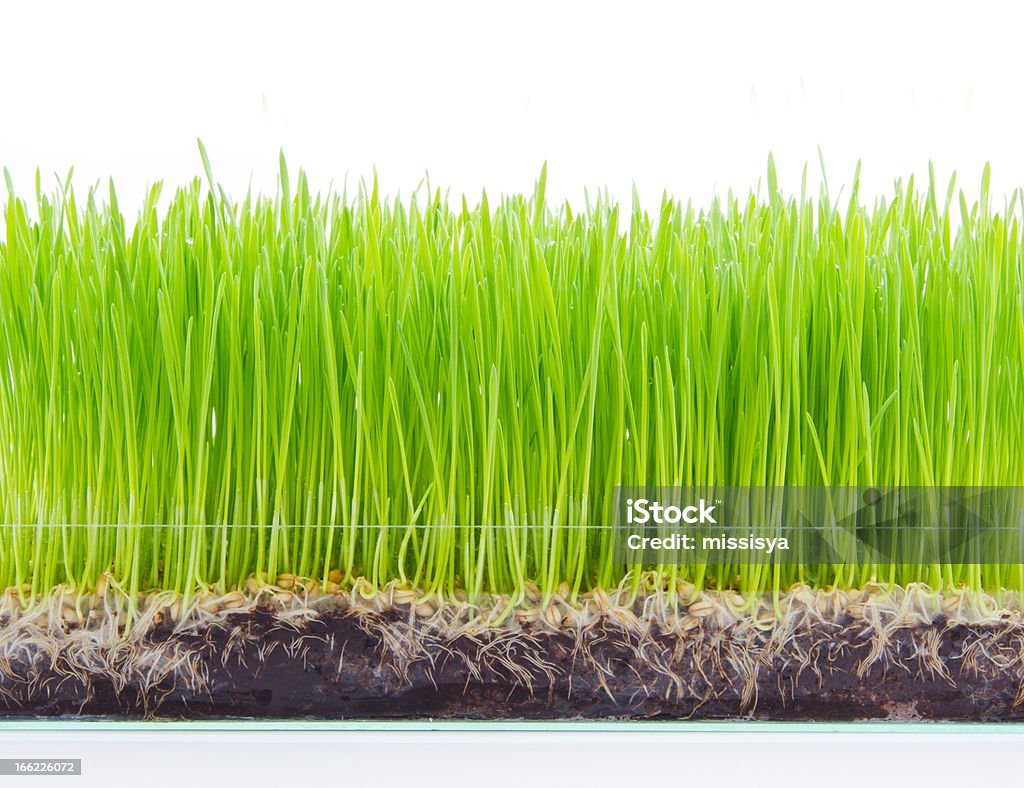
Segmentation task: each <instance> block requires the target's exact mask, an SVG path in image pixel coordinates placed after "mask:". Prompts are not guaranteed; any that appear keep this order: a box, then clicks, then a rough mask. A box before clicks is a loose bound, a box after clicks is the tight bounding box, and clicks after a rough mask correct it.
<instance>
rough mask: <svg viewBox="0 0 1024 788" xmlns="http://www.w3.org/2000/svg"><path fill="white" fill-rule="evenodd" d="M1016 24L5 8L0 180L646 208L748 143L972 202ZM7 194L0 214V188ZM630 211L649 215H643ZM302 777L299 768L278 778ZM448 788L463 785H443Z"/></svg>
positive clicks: (280, 751) (757, 759)
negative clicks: (300, 177) (415, 193)
mask: <svg viewBox="0 0 1024 788" xmlns="http://www.w3.org/2000/svg"><path fill="white" fill-rule="evenodd" d="M1022 17H1024V14H1022V11H1021V7H1020V6H1019V5H1017V6H1015V5H1013V4H1009V3H1008V4H1006V5H998V4H992V3H977V2H971V3H967V2H964V3H949V4H947V3H934V2H933V3H898V2H893V0H889V1H888V2H885V1H883V2H842V3H834V4H829V5H824V4H822V3H817V2H806V3H784V4H772V3H713V2H708V1H707V0H704V1H703V2H698V3H694V4H682V3H680V4H670V3H643V2H642V3H636V2H631V3H625V2H623V3H615V4H609V3H596V2H588V3H556V2H530V1H525V0H505V1H504V2H500V3H471V2H466V3H451V2H444V3H438V2H422V3H418V4H413V3H393V2H383V3H371V2H368V1H367V2H357V3H351V4H337V5H333V4H332V5H326V4H325V5H313V4H307V3H294V2H290V3H285V2H275V3H245V4H228V3H210V2H193V1H192V0H188V1H185V2H166V3H160V4H142V3H121V4H117V3H84V2H83V3H74V4H72V3H68V4H54V3H46V2H42V3H31V2H11V3H4V4H3V5H2V6H0V163H2V164H3V165H6V166H7V167H8V168H9V169H10V172H11V174H12V177H13V178H14V181H15V183H16V185H17V188H18V189H19V191H20V192H22V193H24V194H28V193H30V191H31V189H32V183H33V178H34V172H35V169H36V168H37V167H38V168H40V169H41V171H42V173H43V175H44V183H45V184H47V185H52V184H53V183H54V181H53V180H52V177H53V174H54V173H60V174H61V175H63V174H64V173H65V172H66V171H67V168H68V167H70V166H71V165H74V166H75V168H76V179H75V182H76V184H77V185H78V186H79V187H88V186H89V185H91V184H94V183H97V182H100V181H101V179H104V178H106V177H108V176H113V177H114V178H115V180H116V183H117V184H118V188H119V193H120V199H121V204H122V206H124V207H125V208H126V209H127V210H129V212H131V208H130V206H132V205H134V204H136V203H137V202H138V201H139V200H140V199H141V196H142V194H143V190H144V188H145V186H146V185H147V184H149V183H151V182H154V181H156V180H161V179H163V180H165V181H166V182H167V183H168V184H169V185H171V186H176V185H180V184H182V183H184V182H185V181H187V180H188V179H189V178H191V177H193V176H195V175H197V174H199V172H200V159H199V156H198V153H197V151H196V146H195V138H196V137H197V136H201V137H202V138H203V139H204V140H205V142H206V146H207V149H208V150H209V152H210V156H211V158H212V160H213V167H214V172H215V175H216V176H217V178H218V179H219V180H221V181H222V182H223V183H224V184H225V185H226V186H227V187H228V189H229V190H230V191H232V192H233V193H234V194H235V195H236V196H240V195H241V193H242V192H243V191H244V190H245V188H246V187H247V186H248V185H249V184H250V183H251V184H252V185H253V186H254V187H255V188H256V189H263V190H266V189H270V188H273V185H274V180H275V177H276V172H277V153H278V150H279V149H280V148H283V149H284V150H285V152H286V153H287V155H288V157H289V161H290V163H291V165H292V166H293V167H298V166H302V167H305V168H306V169H307V170H308V171H309V173H310V176H311V179H312V181H313V182H314V184H318V185H320V186H326V185H327V184H329V183H330V182H332V181H333V182H334V183H336V184H340V183H342V182H343V181H344V180H345V179H346V178H348V180H349V182H350V183H352V182H353V181H355V180H358V179H359V178H360V177H365V176H367V175H369V174H370V173H371V172H372V168H373V167H374V166H376V167H377V170H378V172H379V174H380V177H381V183H382V188H383V189H384V191H386V192H388V193H390V194H392V195H393V194H396V193H398V192H401V193H402V194H407V193H408V192H409V191H410V190H411V189H412V188H414V187H415V185H416V184H417V183H418V182H419V180H420V179H421V178H422V176H423V175H424V173H425V172H428V171H429V173H430V176H431V180H432V182H433V183H434V184H437V185H443V186H446V187H451V188H452V189H453V191H454V192H455V193H458V192H463V191H466V192H468V193H470V195H472V196H475V195H477V194H478V193H479V191H480V189H481V188H483V187H484V186H486V187H487V189H488V191H489V192H490V193H492V194H493V193H496V192H500V191H508V190H524V189H529V188H530V186H531V184H532V182H533V180H534V178H535V176H536V174H537V172H538V170H539V168H540V165H541V163H542V162H543V161H545V160H547V161H548V162H549V167H550V176H549V193H550V194H552V195H553V196H555V197H557V198H570V199H572V200H574V201H576V202H580V201H581V200H582V197H583V190H584V188H585V187H588V188H590V189H593V188H599V187H607V188H608V189H609V190H610V191H611V192H612V193H613V194H614V195H615V196H617V197H618V198H620V199H628V198H629V194H630V190H631V188H632V186H633V185H634V184H635V185H636V187H637V189H638V191H639V193H640V195H641V197H642V198H643V199H644V201H645V202H646V203H647V204H648V205H651V204H652V203H653V202H654V201H656V200H657V199H658V198H659V196H660V194H661V191H662V190H663V189H668V190H669V191H670V192H672V193H673V194H674V195H676V196H678V197H681V198H684V199H686V198H692V199H694V200H695V201H696V202H698V203H705V202H706V201H707V200H708V198H709V197H710V195H711V193H712V191H713V190H715V189H718V190H719V191H721V190H724V189H726V188H729V187H734V188H737V189H740V190H742V191H746V190H747V189H749V188H756V186H757V184H758V181H759V180H761V179H762V178H763V173H764V171H765V161H766V158H767V154H768V152H769V151H774V153H775V156H776V158H777V160H778V163H779V168H780V176H781V181H782V183H783V185H784V186H788V187H789V188H790V189H795V188H798V186H799V177H800V171H801V169H802V167H803V165H804V164H805V163H810V165H811V168H810V171H811V180H812V182H814V183H816V181H817V178H818V174H819V169H818V163H817V161H818V146H821V148H822V150H823V151H824V156H825V159H826V162H827V169H828V173H829V178H830V183H831V185H832V187H833V193H835V192H837V191H838V190H839V186H840V184H842V183H843V182H844V181H848V180H849V177H850V176H851V174H852V172H853V167H854V163H855V162H856V161H857V160H858V159H863V161H864V187H863V192H864V193H866V194H871V193H875V194H877V193H880V192H882V191H885V190H887V189H889V188H890V186H891V183H892V180H893V179H894V178H895V177H898V176H906V175H908V174H910V173H912V172H916V173H918V174H922V173H924V172H926V169H927V163H928V161H929V159H931V160H933V161H934V162H935V165H936V168H937V170H938V172H939V174H940V177H941V178H942V179H943V180H945V179H946V178H947V177H948V176H949V174H950V173H951V172H952V170H953V169H954V168H955V169H957V170H958V171H959V173H960V182H961V183H962V184H964V186H965V189H967V191H968V193H970V194H973V193H974V191H976V189H977V184H978V182H979V179H980V173H981V168H982V166H983V164H984V162H985V161H991V162H992V165H993V186H994V188H995V189H996V190H997V191H1003V192H1008V191H1009V190H1011V189H1013V188H1016V187H1017V186H1019V185H1024V134H1022V131H1024V129H1022V123H1021V121H1022V111H1021V107H1022V105H1024V100H1022V99H1024V96H1022V92H1024V91H1022V88H1021V85H1022V84H1024V83H1022V73H1024V58H1022V48H1021V35H1022V34H1021V30H1022V29H1024V18H1022ZM2 199H6V198H5V197H4V198H2ZM651 207H653V205H651ZM1022 744H1024V740H1022V739H1021V738H1019V737H1018V736H1017V735H1016V734H1014V735H1009V734H1001V733H992V732H988V733H984V734H979V735H962V734H952V733H943V732H937V733H932V734H929V733H925V734H920V733H914V734H894V733H891V732H888V733H869V734H858V733H851V732H846V733H817V734H813V735H811V734H806V735H795V734H778V733H749V734H725V733H717V734H716V733H711V734H700V735H697V734H693V733H692V732H691V733H685V734H666V733H650V732H649V733H642V734H637V733H630V734H607V733H596V732H594V733H590V734H578V733H575V734H570V733H514V734H513V733H508V732H506V733H488V734H483V733H481V734H472V733H458V732H447V733H427V732H418V733H393V734H369V733H363V734H356V733H335V734H324V733H319V734H298V733H259V734H257V733H249V734H238V733H233V734H228V733H185V732H180V731H178V732H167V733H162V734H157V733H144V734H143V733H135V734H125V733H120V734H119V733H97V732H89V733H85V732H78V733H72V734H55V733H46V734H44V733H40V732H31V731H30V732H20V733H15V732H11V731H9V730H3V731H0V757H14V756H26V757H42V756H49V757H82V758H84V759H85V768H86V777H85V778H84V780H79V781H78V782H77V783H76V784H83V783H84V784H96V785H108V786H109V785H111V784H116V783H118V782H120V781H122V780H130V781H134V782H138V781H142V782H144V783H145V784H146V785H153V786H160V785H177V786H180V785H193V784H194V785H202V784H205V783H206V782H209V781H212V780H213V779H216V780H217V781H218V782H219V783H220V782H224V780H225V777H224V772H221V774H220V775H218V776H217V777H214V776H213V775H214V772H215V771H216V770H217V769H218V768H219V769H224V770H225V771H226V772H227V774H229V775H230V777H228V778H227V779H228V780H230V781H232V782H238V783H241V784H253V783H259V784H261V785H284V784H292V783H293V782H294V783H297V784H303V781H308V780H310V779H319V778H323V779H332V781H333V782H335V783H338V784H344V783H345V782H349V781H353V782H354V781H360V784H369V783H370V781H371V780H373V784H380V785H389V784H395V783H398V782H401V783H402V784H405V785H417V786H419V785H433V784H444V785H448V784H450V783H451V782H452V781H453V780H463V781H467V784H472V783H475V782H479V783H481V784H488V785H503V784H513V783H514V784H517V785H518V784H522V781H523V780H530V781H531V782H532V784H547V783H549V782H558V783H559V784H563V785H568V784H573V783H574V782H580V783H582V782H587V781H589V782H590V783H592V784H594V785H602V784H610V783H616V784H619V785H621V784H624V783H625V782H626V781H633V780H639V781H642V782H644V783H646V782H651V783H652V784H669V783H666V782H665V781H666V780H668V781H670V783H671V784H677V783H680V781H683V780H685V781H686V782H692V783H693V784H719V783H722V782H723V781H724V782H726V783H729V784H735V783H742V782H746V783H748V784H752V783H753V782H755V781H756V782H757V784H759V785H771V784H780V785H787V786H788V785H792V784H794V781H798V780H800V779H801V775H807V776H809V777H810V779H812V780H816V781H822V782H824V783H827V784H828V785H829V786H843V785H857V786H863V785H864V784H865V782H870V783H872V784H877V783H878V782H879V780H880V779H882V780H883V781H885V782H891V783H900V784H911V783H917V782H919V781H922V780H927V779H929V778H932V779H934V778H940V779H942V782H943V783H946V784H948V783H950V782H957V783H963V784H967V783H968V782H983V781H986V780H993V781H994V780H998V779H999V778H1000V777H1002V778H1013V777H1015V776H1017V775H1019V771H1020V770H1019V762H1020V760H1019V756H1020V754H1021V745H1022ZM296 770H298V771H296ZM457 772H458V773H459V774H457Z"/></svg>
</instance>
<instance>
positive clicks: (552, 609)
mask: <svg viewBox="0 0 1024 788" xmlns="http://www.w3.org/2000/svg"><path fill="white" fill-rule="evenodd" d="M544 620H545V621H546V622H547V623H548V626H551V627H556V628H557V627H558V626H559V625H560V624H561V623H562V614H561V613H560V612H559V610H558V605H548V607H547V609H546V610H545V611H544Z"/></svg>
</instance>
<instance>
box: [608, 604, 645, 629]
mask: <svg viewBox="0 0 1024 788" xmlns="http://www.w3.org/2000/svg"><path fill="white" fill-rule="evenodd" d="M612 616H613V617H614V618H615V619H616V620H617V621H618V622H619V625H620V626H622V627H624V628H625V629H640V619H638V618H637V617H636V614H635V613H634V612H633V611H632V610H630V609H629V608H625V607H615V608H612Z"/></svg>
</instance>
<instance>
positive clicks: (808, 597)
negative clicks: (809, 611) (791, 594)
mask: <svg viewBox="0 0 1024 788" xmlns="http://www.w3.org/2000/svg"><path fill="white" fill-rule="evenodd" d="M796 600H797V602H799V603H800V604H802V605H803V606H804V607H814V602H815V598H814V592H813V591H811V589H809V588H808V587H807V586H804V587H803V588H801V589H800V590H799V591H797V592H796Z"/></svg>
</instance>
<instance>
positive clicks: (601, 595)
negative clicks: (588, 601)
mask: <svg viewBox="0 0 1024 788" xmlns="http://www.w3.org/2000/svg"><path fill="white" fill-rule="evenodd" d="M594 602H595V603H596V604H597V609H598V610H599V611H600V612H602V613H603V612H604V611H606V610H608V609H609V608H610V607H611V606H612V600H611V599H610V598H609V596H608V592H607V591H605V590H604V589H603V588H595V589H594Z"/></svg>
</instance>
